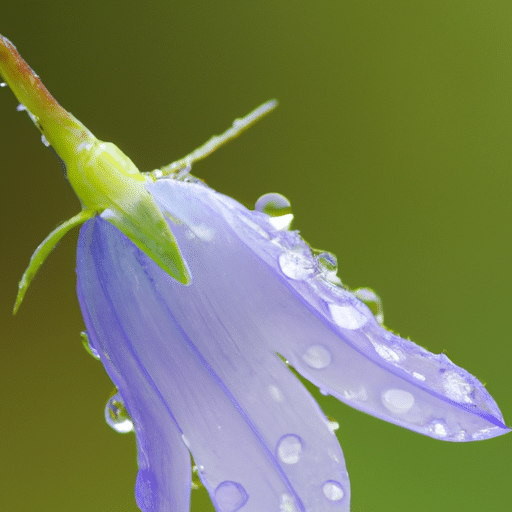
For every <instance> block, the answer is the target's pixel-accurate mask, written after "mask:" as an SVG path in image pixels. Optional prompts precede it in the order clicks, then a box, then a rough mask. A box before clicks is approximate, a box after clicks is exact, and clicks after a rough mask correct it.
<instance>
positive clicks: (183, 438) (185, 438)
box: [181, 434, 190, 450]
mask: <svg viewBox="0 0 512 512" xmlns="http://www.w3.org/2000/svg"><path fill="white" fill-rule="evenodd" d="M181 440H182V441H183V444H184V445H185V446H186V447H187V448H188V449H189V450H190V443H189V440H188V438H187V436H186V435H185V434H181Z"/></svg>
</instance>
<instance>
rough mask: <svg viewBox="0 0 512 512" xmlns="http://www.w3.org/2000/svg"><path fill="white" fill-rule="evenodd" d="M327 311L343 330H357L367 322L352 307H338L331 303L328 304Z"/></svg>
mask: <svg viewBox="0 0 512 512" xmlns="http://www.w3.org/2000/svg"><path fill="white" fill-rule="evenodd" d="M329 311H330V312H331V315H332V319H333V320H334V321H335V322H336V324H338V325H339V326H340V327H343V328H344V329H351V330H354V329H359V327H362V326H363V325H364V324H365V323H366V322H367V321H368V319H367V318H366V317H365V316H364V315H363V314H362V313H361V312H360V311H358V310H357V309H355V308H353V307H352V306H339V305H338V304H334V303H331V304H329Z"/></svg>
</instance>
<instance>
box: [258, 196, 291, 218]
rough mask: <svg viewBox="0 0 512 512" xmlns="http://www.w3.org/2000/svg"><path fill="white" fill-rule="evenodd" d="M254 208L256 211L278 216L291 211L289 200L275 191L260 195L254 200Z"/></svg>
mask: <svg viewBox="0 0 512 512" xmlns="http://www.w3.org/2000/svg"><path fill="white" fill-rule="evenodd" d="M254 209H255V210H256V211H257V212H263V213H266V214H267V215H268V216H269V217H280V216H281V215H286V214H288V213H292V205H291V204H290V201H288V199H286V197H284V196H283V195H281V194H278V193H276V192H271V193H269V194H264V195H262V196H261V197H260V198H259V199H258V200H257V201H256V205H255V206H254Z"/></svg>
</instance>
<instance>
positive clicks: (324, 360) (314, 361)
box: [302, 345, 331, 370]
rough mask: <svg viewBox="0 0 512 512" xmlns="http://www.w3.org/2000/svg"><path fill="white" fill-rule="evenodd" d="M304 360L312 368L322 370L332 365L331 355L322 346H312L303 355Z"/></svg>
mask: <svg viewBox="0 0 512 512" xmlns="http://www.w3.org/2000/svg"><path fill="white" fill-rule="evenodd" d="M302 359H303V360H304V361H305V362H306V364H307V365H308V366H310V367H311V368H315V369H316V370H321V369H322V368H326V367H327V366H329V364H330V363H331V354H330V352H329V351H328V350H327V349H326V348H325V347H323V346H322V345H312V346H311V347H309V348H308V349H307V350H306V352H304V354H302Z"/></svg>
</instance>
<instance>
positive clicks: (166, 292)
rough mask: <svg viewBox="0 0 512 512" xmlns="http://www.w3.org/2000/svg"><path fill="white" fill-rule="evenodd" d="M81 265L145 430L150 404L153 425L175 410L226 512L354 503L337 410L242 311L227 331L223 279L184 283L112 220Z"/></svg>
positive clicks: (92, 320)
mask: <svg viewBox="0 0 512 512" xmlns="http://www.w3.org/2000/svg"><path fill="white" fill-rule="evenodd" d="M186 254H187V257H188V255H190V254H193V253H191V252H187V253H186ZM107 255H108V256H107ZM110 255H113V256H114V257H111V256H110ZM78 262H79V263H78V274H79V276H80V284H79V286H80V288H81V289H82V290H86V292H84V293H80V300H81V304H82V307H84V309H87V310H88V311H89V315H90V316H89V319H88V320H87V325H88V328H89V331H91V330H94V331H95V332H96V333H97V336H96V337H95V338H94V341H93V343H94V346H95V348H96V349H97V350H98V351H99V352H100V354H104V356H105V358H106V359H107V362H108V361H112V362H114V361H115V362H116V364H122V365H123V369H122V370H121V369H120V368H119V374H122V375H123V377H124V381H122V379H120V378H119V376H118V375H117V374H116V373H114V374H112V373H111V369H110V368H108V365H107V370H108V371H109V373H111V377H112V378H113V380H114V381H115V382H116V385H118V387H119V389H120V391H121V393H122V394H123V397H124V398H125V404H126V406H127V408H128V410H129V411H130V414H131V415H132V419H133V421H134V425H135V427H136V432H137V436H138V435H139V430H140V429H139V428H138V423H139V420H140V418H143V417H144V415H143V413H141V409H145V411H146V412H147V411H148V409H149V413H150V415H151V416H152V423H151V424H153V425H155V424H156V425H158V424H159V423H163V424H166V423H167V424H168V423H169V420H168V416H169V415H170V414H171V412H170V411H172V415H173V417H174V418H175V420H176V422H177V424H178V425H179V428H180V430H181V431H182V432H183V436H184V438H183V439H184V442H185V443H186V444H187V446H189V448H190V450H191V452H192V454H193V455H194V460H195V462H196V464H197V465H198V466H199V469H200V472H199V474H200V477H201V479H202V480H203V482H204V484H205V486H206V488H207V489H208V491H209V492H210V494H211V495H212V499H213V500H214V503H216V506H217V509H218V510H220V511H224V512H234V511H235V510H238V508H239V507H241V506H242V505H243V506H244V508H243V510H244V511H247V512H259V511H261V510H278V509H279V506H280V505H281V506H282V507H283V510H288V509H289V510H290V511H292V510H296V511H306V510H308V511H309V510H311V511H313V510H318V509H322V510H326V511H329V510H333V511H334V510H336V511H344V510H349V502H350V490H349V482H348V475H347V472H346V469H345V465H344V459H343V454H342V452H341V449H340V447H339V444H338V442H337V440H336V437H335V435H334V434H333V432H332V430H331V429H330V428H329V423H328V421H327V419H326V418H325V417H324V415H323V414H322V413H321V411H320V409H319V407H318V405H317V404H316V402H315V401H314V400H313V398H312V397H311V396H310V395H309V393H308V392H307V391H306V390H305V388H304V387H303V386H302V384H301V383H300V382H299V381H298V380H297V379H296V378H295V377H294V376H293V374H292V373H291V372H290V371H289V369H288V368H287V367H286V365H284V364H283V363H282V362H281V361H280V359H279V358H278V357H277V356H276V354H275V353H274V352H273V351H271V350H269V349H268V347H266V346H264V345H259V344H258V343H257V339H252V340H251V339H250V338H254V332H253V331H252V329H251V325H250V323H249V324H248V325H247V326H245V325H244V324H246V322H245V319H244V318H243V317H239V318H238V321H237V323H238V324H239V325H238V328H237V329H236V330H235V329H232V327H235V325H233V326H228V327H227V328H226V325H225V324H224V321H225V320H226V317H225V316H222V315H217V314H216V311H215V310H216V308H217V307H220V305H219V304H215V303H214V302H210V301H212V300H213V299H216V297H214V296H212V294H210V293H208V292H210V291H212V292H213V291H216V290H215V287H212V288H211V290H210V286H209V285H211V284H215V283H213V282H211V280H210V283H207V286H206V293H204V292H205V290H204V289H203V288H199V287H198V284H197V283H201V281H202V282H203V283H204V279H202V280H201V277H204V276H202V275H201V270H197V269H196V270H197V273H196V274H194V282H193V284H192V285H189V286H188V287H183V286H182V285H181V284H179V283H177V282H176V281H174V280H171V279H170V278H169V276H167V275H166V274H165V273H164V272H163V271H162V270H161V269H160V268H159V267H158V266H157V265H155V264H154V263H153V262H151V261H150V260H149V259H148V258H147V257H146V256H145V255H142V254H141V253H140V251H138V249H136V248H135V247H134V246H133V245H132V244H131V243H130V242H129V241H128V240H127V239H125V238H124V236H123V235H121V234H120V233H119V232H118V231H117V230H115V228H112V227H111V226H110V225H109V224H107V223H105V222H103V221H102V220H101V219H97V220H96V221H95V222H94V224H92V223H90V224H89V225H87V227H86V228H84V229H83V230H82V234H81V238H80V242H79V258H78ZM91 267H93V268H95V273H93V272H91V271H90V269H91ZM192 268H194V267H193V266H192ZM196 278H197V279H199V281H196ZM173 283H174V284H173ZM173 287H174V289H173ZM171 291H172V292H171ZM98 296H103V297H104V300H105V307H107V308H108V309H109V310H110V311H113V312H114V314H115V315H116V317H119V316H120V315H122V317H123V319H122V321H121V322H117V325H116V322H115V321H114V320H113V319H112V318H109V317H107V318H105V315H104V309H105V308H104V307H100V308H98V307H97V304H98ZM233 298H234V297H231V299H232V300H233ZM107 304H108V306H107ZM251 314H252V313H251V312H250V311H248V315H249V316H251ZM246 316H247V314H246ZM98 326H101V327H100V328H98ZM113 326H115V327H113ZM246 327H247V330H246V332H245V333H243V331H244V330H245V329H246ZM99 331H102V332H101V334H98V332H99ZM123 332H126V333H129V335H128V334H125V335H123ZM235 333H236V336H237V338H236V339H233V338H232V336H233V335H234V334H235ZM242 335H244V336H245V337H246V338H247V340H246V341H247V342H246V347H245V350H243V351H241V350H240V348H244V347H243V346H242V347H241V345H240V342H241V341H243V340H241V339H239V338H238V336H242ZM230 345H231V346H232V347H231V348H232V350H228V349H229V348H230ZM242 345H243V344H242ZM251 347H252V348H251ZM133 361H137V366H139V367H140V368H143V369H144V370H143V371H140V370H139V371H138V370H137V368H136V366H135V364H134V363H133ZM144 374H146V375H144ZM149 382H151V385H150V386H149V384H148V383H149ZM146 388H148V391H147V392H148V393H150V394H152V396H153V397H154V398H155V397H156V395H159V397H160V398H159V399H157V400H156V401H158V400H159V402H160V403H155V400H154V399H151V398H150V399H148V398H147V397H145V396H144V393H142V392H140V391H139V395H138V396H134V395H133V394H132V395H128V396H127V393H125V390H128V392H129V391H130V390H133V389H138V390H140V389H146ZM156 390H157V391H156ZM148 403H149V405H148ZM159 411H160V412H159ZM134 412H135V413H134ZM146 412H145V413H144V414H146ZM138 418H139V419H138ZM144 420H145V418H144ZM163 436H165V433H164V434H163ZM163 440H164V444H165V442H166V441H165V437H164V439H163ZM153 456H154V459H153V460H149V461H148V464H149V468H150V469H151V467H152V465H153V464H154V463H156V465H157V467H158V466H164V461H163V460H162V456H161V455H159V454H158V453H153ZM164 460H165V459H164ZM165 484H166V482H165V480H161V481H159V482H158V486H163V485H165ZM286 507H288V509H287V508H286ZM150 510H153V509H150ZM155 510H157V509H155ZM183 510H185V509H183Z"/></svg>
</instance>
